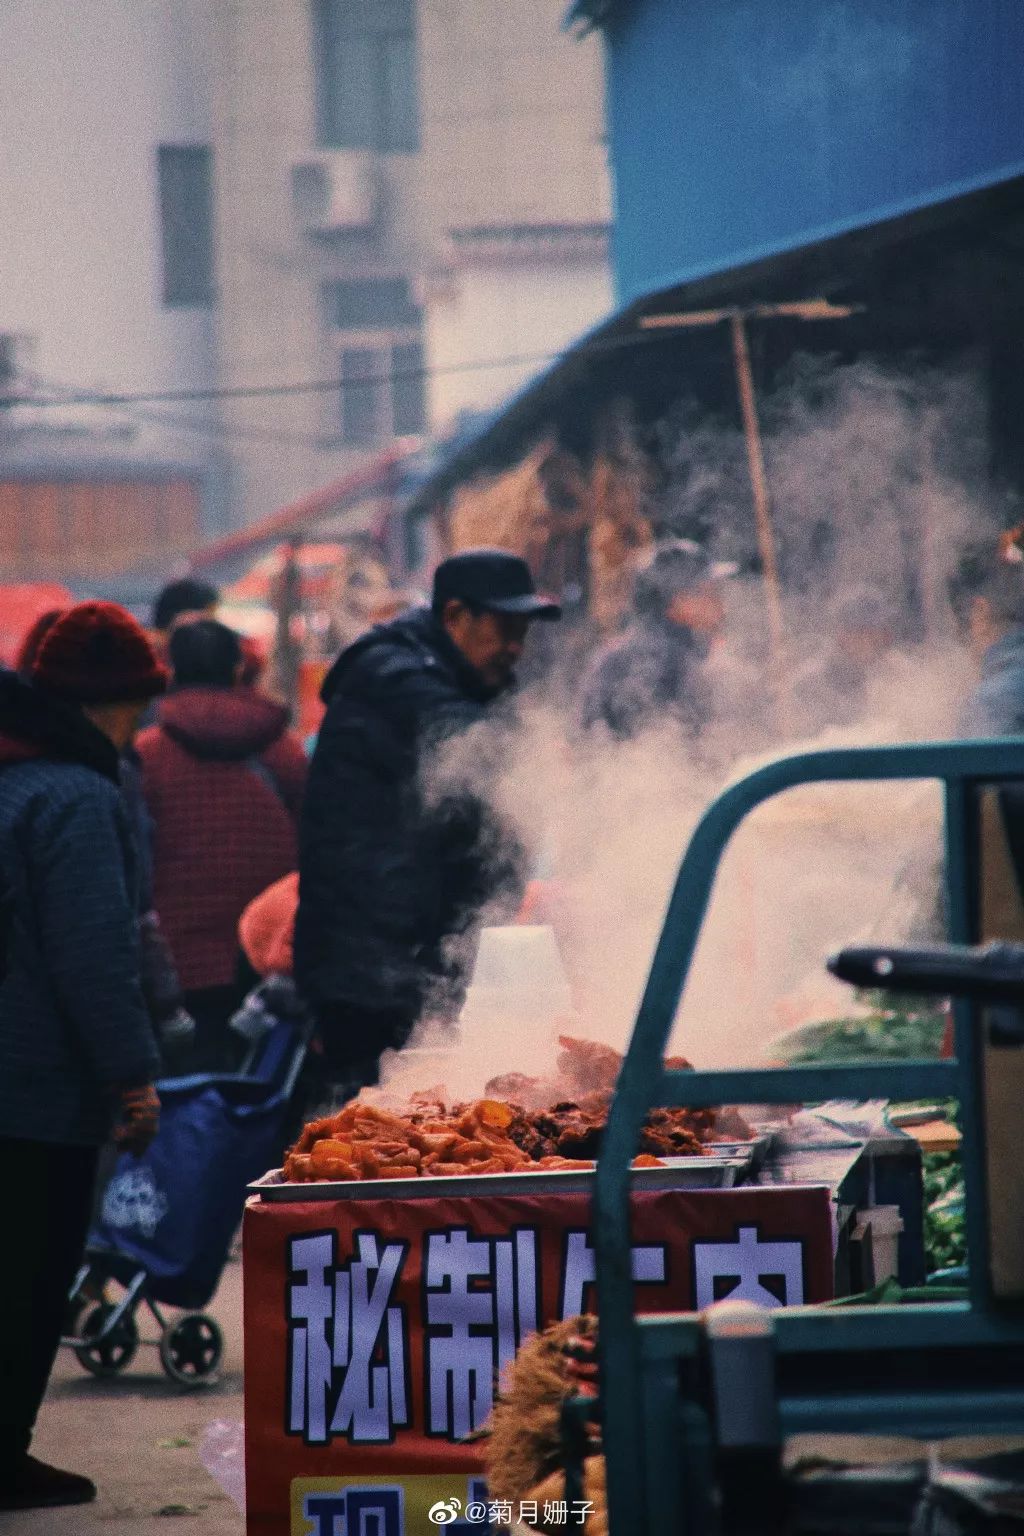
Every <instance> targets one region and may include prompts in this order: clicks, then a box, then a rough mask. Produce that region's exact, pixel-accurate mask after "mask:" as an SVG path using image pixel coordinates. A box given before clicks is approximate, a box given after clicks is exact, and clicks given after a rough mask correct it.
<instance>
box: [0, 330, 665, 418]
mask: <svg viewBox="0 0 1024 1536" xmlns="http://www.w3.org/2000/svg"><path fill="white" fill-rule="evenodd" d="M659 341H661V342H663V341H664V338H663V337H660V336H656V335H652V334H647V333H644V334H638V333H633V332H631V333H629V334H627V335H622V336H607V337H598V338H595V339H594V340H593V341H589V342H581V343H579V344H578V345H577V346H575V347H572V348H566V349H564V350H563V351H561V352H531V353H521V354H519V355H517V356H508V357H492V358H485V359H478V360H477V361H475V362H469V363H447V364H442V365H440V366H438V367H427V366H423V367H420V368H395V369H385V370H382V371H380V372H374V373H361V374H353V375H349V376H348V377H346V378H332V379H312V380H307V381H303V382H301V383H297V384H284V383H278V384H235V385H226V386H221V387H216V388H210V389H160V390H144V391H136V392H128V391H117V392H115V391H112V390H76V389H74V387H73V386H68V392H67V393H62V394H60V395H59V396H58V395H54V396H52V397H51V396H47V395H44V396H42V397H40V396H32V397H30V398H28V399H26V398H25V397H24V396H22V395H0V407H5V406H17V405H25V406H29V405H30V406H33V407H38V408H46V407H50V406H54V407H55V406H68V405H94V406H111V407H114V406H133V405H150V404H153V405H156V404H160V403H163V404H175V403H179V404H184V403H195V402H198V401H203V400H259V399H265V398H278V397H281V396H288V395H321V394H336V393H339V392H340V391H341V390H343V389H348V388H350V387H351V386H354V385H360V384H389V383H392V382H394V381H395V380H397V379H419V378H434V377H438V376H440V375H446V374H460V373H482V372H487V371H488V370H494V369H499V368H525V367H537V366H539V365H540V364H541V363H552V362H555V361H556V360H557V359H558V358H560V357H566V356H568V355H569V353H570V352H571V354H572V356H573V357H582V356H585V355H590V354H592V353H600V352H608V351H618V350H621V349H622V348H624V347H639V346H645V345H650V344H651V343H654V342H659Z"/></svg>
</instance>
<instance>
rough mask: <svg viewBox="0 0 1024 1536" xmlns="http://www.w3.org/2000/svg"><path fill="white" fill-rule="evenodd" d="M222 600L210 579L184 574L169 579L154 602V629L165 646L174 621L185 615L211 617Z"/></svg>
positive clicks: (152, 625)
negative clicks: (172, 579)
mask: <svg viewBox="0 0 1024 1536" xmlns="http://www.w3.org/2000/svg"><path fill="white" fill-rule="evenodd" d="M219 602H220V593H219V592H218V591H217V588H216V587H214V586H211V584H210V583H209V582H208V581H201V580H200V579H199V578H198V577H195V576H183V577H182V578H181V579H180V580H179V581H169V582H168V583H167V585H166V586H165V587H163V588H161V590H160V592H159V593H158V594H157V597H156V600H155V602H154V603H153V617H152V621H151V628H152V629H153V631H154V633H155V634H156V636H157V637H158V639H159V642H160V644H161V645H162V646H163V647H164V648H165V649H166V646H167V643H168V641H169V640H170V637H171V630H172V629H173V628H174V626H175V623H177V622H178V621H179V620H180V619H182V618H183V617H185V616H186V615H187V616H189V617H191V618H197V619H200V618H202V619H212V618H213V616H214V613H215V612H216V608H217V604H218V603H219Z"/></svg>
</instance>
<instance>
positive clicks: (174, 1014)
mask: <svg viewBox="0 0 1024 1536" xmlns="http://www.w3.org/2000/svg"><path fill="white" fill-rule="evenodd" d="M66 612H67V609H64V608H50V609H48V610H47V611H46V612H45V613H41V614H40V615H39V617H38V618H37V619H36V621H35V623H34V624H33V625H32V627H31V628H30V629H29V631H28V632H27V634H26V635H25V636H24V637H23V639H22V642H21V645H20V647H19V649H18V655H17V657H16V660H15V667H16V669H17V671H18V673H19V675H20V676H21V677H23V678H24V679H25V681H26V682H30V681H31V679H32V668H33V665H34V664H35V659H36V657H37V655H38V654H39V649H40V646H41V645H42V643H43V641H44V640H45V639H46V636H47V635H48V634H49V633H50V630H51V629H52V628H53V626H54V624H56V622H57V620H58V619H59V618H60V617H61V614H62V613H66ZM120 777H121V788H122V790H123V792H124V797H125V805H126V807H127V810H128V817H129V821H130V823H131V828H132V832H133V833H134V835H135V854H136V858H137V868H138V881H137V886H138V893H139V941H140V945H141V955H140V964H141V975H142V992H143V996H144V997H145V999H146V1006H147V1008H148V1009H149V1014H150V1018H151V1019H152V1021H153V1025H154V1028H155V1029H156V1036H157V1042H158V1044H159V1046H160V1051H161V1056H162V1058H163V1066H164V1067H165V1068H166V1069H167V1070H168V1071H173V1070H175V1068H176V1063H177V1061H178V1060H179V1059H180V1053H181V1052H182V1050H183V1049H184V1047H185V1043H186V1042H187V1041H189V1040H190V1039H191V1037H192V1035H193V1034H194V1032H195V1026H194V1024H193V1022H192V1019H191V1018H190V1016H189V1014H188V1011H187V1009H186V1008H185V1005H184V1004H185V1000H184V998H183V996H182V992H181V984H180V982H179V980H178V975H177V972H176V971H175V969H174V960H173V957H172V955H171V951H170V947H169V946H168V943H167V939H166V938H165V936H164V932H163V929H162V928H161V926H160V918H159V915H158V913H157V912H156V909H155V908H154V906H153V828H152V824H151V822H150V818H149V812H148V811H147V809H146V803H145V800H144V799H143V795H142V769H141V764H140V763H139V759H138V755H137V754H136V752H135V748H134V746H133V744H132V743H131V742H129V743H128V744H127V745H126V747H125V748H124V751H123V752H122V753H121V763H120ZM100 1181H101V1183H102V1182H103V1170H102V1169H101V1170H100Z"/></svg>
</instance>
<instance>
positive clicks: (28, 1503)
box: [0, 1456, 96, 1510]
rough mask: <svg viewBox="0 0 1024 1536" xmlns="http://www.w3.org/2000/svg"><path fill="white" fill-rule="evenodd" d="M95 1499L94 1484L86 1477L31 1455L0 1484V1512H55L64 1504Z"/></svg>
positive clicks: (85, 1502)
mask: <svg viewBox="0 0 1024 1536" xmlns="http://www.w3.org/2000/svg"><path fill="white" fill-rule="evenodd" d="M95 1497H96V1484H95V1483H94V1482H92V1481H91V1480H90V1479H89V1478H88V1477H81V1476H80V1475H79V1474H78V1473H77V1472H64V1471H62V1470H61V1468H60V1467H51V1466H48V1465H47V1463H46V1462H45V1461H37V1460H36V1458H35V1457H34V1456H26V1457H25V1459H24V1460H23V1461H22V1462H20V1463H19V1464H18V1466H17V1467H16V1468H15V1470H14V1472H13V1473H12V1474H11V1475H10V1476H8V1477H5V1478H4V1480H3V1482H0V1510H5V1509H57V1508H59V1507H60V1506H62V1505H64V1504H88V1503H90V1502H91V1501H92V1500H93V1499H94V1498H95Z"/></svg>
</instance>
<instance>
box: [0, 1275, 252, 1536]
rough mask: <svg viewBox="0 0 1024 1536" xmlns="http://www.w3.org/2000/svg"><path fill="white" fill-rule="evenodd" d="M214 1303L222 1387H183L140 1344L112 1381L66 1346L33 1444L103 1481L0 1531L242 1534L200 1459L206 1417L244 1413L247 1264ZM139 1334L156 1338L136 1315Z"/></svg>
mask: <svg viewBox="0 0 1024 1536" xmlns="http://www.w3.org/2000/svg"><path fill="white" fill-rule="evenodd" d="M209 1311H210V1312H212V1313H213V1315H214V1316H215V1317H216V1318H217V1320H218V1321H219V1322H220V1324H221V1326H222V1327H223V1329H224V1333H225V1337H226V1340H227V1348H226V1352H225V1359H224V1369H223V1373H222V1376H221V1379H220V1382H219V1383H218V1385H217V1386H215V1387H212V1388H209V1389H205V1390H200V1391H193V1392H183V1391H181V1390H180V1389H179V1388H177V1387H175V1386H174V1385H173V1383H172V1382H170V1381H169V1380H168V1378H167V1377H166V1376H165V1375H164V1373H163V1371H162V1369H161V1367H160V1361H159V1358H158V1356H157V1352H156V1350H155V1349H153V1348H147V1347H145V1346H142V1347H140V1349H139V1352H138V1354H137V1355H136V1357H135V1359H134V1361H133V1362H132V1365H131V1367H130V1368H129V1370H128V1371H127V1372H126V1373H125V1374H124V1375H123V1376H122V1377H119V1378H117V1379H115V1380H114V1381H97V1380H95V1379H94V1378H93V1377H91V1376H89V1375H87V1374H86V1373H85V1372H84V1371H83V1370H82V1369H81V1367H80V1366H79V1364H78V1362H77V1360H75V1358H74V1356H73V1355H72V1354H71V1352H70V1351H69V1350H62V1351H61V1353H60V1355H59V1357H58V1361H57V1366H56V1369H55V1371H54V1375H53V1377H52V1378H51V1382H50V1391H49V1394H48V1396H47V1399H46V1402H45V1403H44V1404H43V1409H42V1413H41V1415H40V1419H39V1428H38V1433H37V1436H36V1440H35V1444H34V1447H33V1448H34V1450H36V1452H37V1453H38V1454H39V1455H40V1456H42V1457H43V1458H44V1459H46V1460H48V1461H53V1462H57V1463H59V1464H60V1465H61V1466H66V1467H69V1468H71V1469H73V1470H74V1471H78V1472H85V1473H87V1474H88V1475H89V1476H90V1477H92V1478H93V1479H94V1480H95V1482H96V1483H97V1485H98V1487H99V1498H98V1499H97V1500H96V1503H95V1504H92V1505H86V1506H85V1507H84V1508H79V1509H58V1510H38V1511H35V1512H33V1513H31V1514H18V1515H7V1516H4V1515H0V1531H2V1532H4V1533H5V1536H6V1532H8V1531H11V1532H15V1531H16V1532H17V1533H18V1536H22V1533H24V1536H87V1533H88V1536H92V1533H97V1532H101V1531H102V1532H103V1533H104V1536H122V1533H123V1536H129V1533H132V1536H134V1533H137V1532H139V1531H146V1530H152V1531H154V1532H164V1531H165V1530H166V1528H167V1526H168V1522H170V1529H171V1530H172V1531H173V1530H179V1529H180V1531H181V1532H182V1536H185V1533H187V1532H188V1531H197V1532H199V1531H201V1532H202V1533H203V1536H242V1532H243V1531H244V1529H245V1522H244V1520H243V1518H242V1516H241V1515H240V1514H239V1512H238V1510H237V1509H236V1508H235V1506H234V1504H233V1503H232V1502H231V1500H230V1499H229V1498H228V1497H227V1496H226V1495H225V1494H224V1493H222V1492H221V1490H220V1488H219V1487H218V1485H217V1484H216V1483H215V1482H214V1480H213V1478H211V1477H210V1476H209V1474H208V1473H207V1472H206V1471H205V1470H204V1469H203V1467H202V1465H201V1464H200V1461H199V1442H200V1439H201V1436H202V1432H203V1429H204V1427H205V1425H207V1424H209V1423H211V1422H212V1421H213V1420H215V1419H226V1420H235V1421H241V1418H242V1266H241V1263H240V1262H238V1261H233V1262H232V1263H230V1264H229V1265H228V1266H227V1268H226V1270H225V1272H224V1278H223V1280H222V1282H221V1286H220V1290H219V1291H218V1293H217V1296H216V1297H215V1299H214V1301H213V1303H212V1304H211V1306H210V1307H209ZM139 1318H140V1324H141V1332H142V1334H143V1337H144V1338H146V1337H151V1338H154V1339H155V1337H156V1328H155V1325H154V1324H153V1323H152V1319H149V1318H148V1317H146V1316H144V1315H143V1314H142V1313H140V1314H139Z"/></svg>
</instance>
